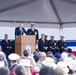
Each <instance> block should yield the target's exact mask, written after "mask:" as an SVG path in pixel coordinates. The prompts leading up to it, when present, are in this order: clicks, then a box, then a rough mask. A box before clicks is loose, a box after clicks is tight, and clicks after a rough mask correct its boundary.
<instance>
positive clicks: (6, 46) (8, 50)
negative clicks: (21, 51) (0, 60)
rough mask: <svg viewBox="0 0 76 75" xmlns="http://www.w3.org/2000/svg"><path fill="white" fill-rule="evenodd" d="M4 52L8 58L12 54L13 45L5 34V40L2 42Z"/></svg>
mask: <svg viewBox="0 0 76 75" xmlns="http://www.w3.org/2000/svg"><path fill="white" fill-rule="evenodd" d="M1 47H2V51H3V52H4V53H5V54H6V57H8V55H9V54H10V53H11V49H12V47H11V43H10V40H8V34H5V36H4V40H2V43H1Z"/></svg>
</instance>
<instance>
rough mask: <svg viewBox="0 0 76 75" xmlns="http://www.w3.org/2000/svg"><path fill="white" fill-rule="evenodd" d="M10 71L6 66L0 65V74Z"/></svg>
mask: <svg viewBox="0 0 76 75" xmlns="http://www.w3.org/2000/svg"><path fill="white" fill-rule="evenodd" d="M9 73H10V71H9V69H8V68H7V67H0V75H9Z"/></svg>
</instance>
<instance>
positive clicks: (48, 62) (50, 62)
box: [42, 57, 56, 69]
mask: <svg viewBox="0 0 76 75" xmlns="http://www.w3.org/2000/svg"><path fill="white" fill-rule="evenodd" d="M42 64H43V65H44V66H47V67H52V68H54V69H55V68H56V64H55V60H54V59H53V58H50V57H46V59H45V60H44V61H42Z"/></svg>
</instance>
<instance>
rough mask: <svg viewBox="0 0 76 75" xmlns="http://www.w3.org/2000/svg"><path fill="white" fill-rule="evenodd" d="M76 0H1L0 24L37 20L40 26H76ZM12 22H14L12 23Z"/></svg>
mask: <svg viewBox="0 0 76 75" xmlns="http://www.w3.org/2000/svg"><path fill="white" fill-rule="evenodd" d="M75 14H76V1H75V0H0V23H1V24H0V26H1V25H2V26H14V27H15V26H17V25H18V24H15V22H16V23H18V22H21V21H22V22H26V23H27V24H26V27H29V23H31V22H35V23H36V24H37V27H39V28H46V27H47V28H60V27H63V28H66V27H76V15H75ZM10 23H12V24H10Z"/></svg>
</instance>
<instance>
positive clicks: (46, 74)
mask: <svg viewBox="0 0 76 75" xmlns="http://www.w3.org/2000/svg"><path fill="white" fill-rule="evenodd" d="M39 75H56V72H55V70H54V69H53V68H51V67H46V66H44V67H43V68H42V69H41V70H40V73H39Z"/></svg>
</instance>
